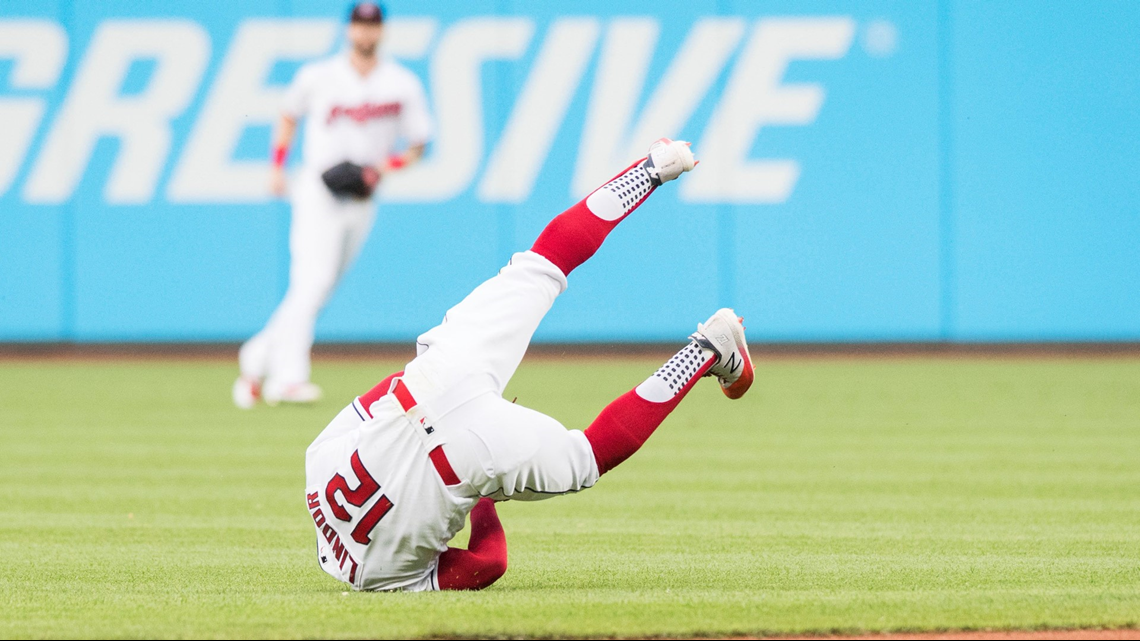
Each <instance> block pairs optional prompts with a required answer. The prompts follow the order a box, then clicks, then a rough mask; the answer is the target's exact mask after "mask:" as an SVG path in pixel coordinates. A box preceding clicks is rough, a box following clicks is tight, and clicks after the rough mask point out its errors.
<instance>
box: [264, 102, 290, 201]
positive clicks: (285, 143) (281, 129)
mask: <svg viewBox="0 0 1140 641" xmlns="http://www.w3.org/2000/svg"><path fill="white" fill-rule="evenodd" d="M296 133H297V121H296V120H295V119H294V118H293V117H292V116H289V115H287V114H282V115H281V117H280V118H278V119H277V128H276V129H275V130H274V132H273V170H272V172H271V173H270V176H269V189H270V191H272V192H273V195H274V196H284V195H285V188H286V184H285V159H286V158H287V157H288V156H289V148H290V147H292V146H293V136H295V135H296Z"/></svg>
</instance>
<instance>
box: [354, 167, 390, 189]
mask: <svg viewBox="0 0 1140 641" xmlns="http://www.w3.org/2000/svg"><path fill="white" fill-rule="evenodd" d="M384 171H385V170H384V168H383V167H382V166H381V165H377V166H375V167H364V168H362V170H361V172H360V173H361V176H360V177H361V178H363V179H364V184H365V185H368V187H369V188H371V189H375V188H376V185H378V184H380V177H381V176H382V175H384Z"/></svg>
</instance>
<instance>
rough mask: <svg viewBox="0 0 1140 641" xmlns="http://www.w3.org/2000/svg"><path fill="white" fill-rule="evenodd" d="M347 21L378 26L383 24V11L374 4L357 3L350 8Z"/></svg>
mask: <svg viewBox="0 0 1140 641" xmlns="http://www.w3.org/2000/svg"><path fill="white" fill-rule="evenodd" d="M348 21H349V22H368V23H372V24H380V23H381V22H384V10H383V9H382V8H381V7H380V5H378V4H376V3H375V2H358V3H356V4H355V5H353V6H352V13H350V14H348Z"/></svg>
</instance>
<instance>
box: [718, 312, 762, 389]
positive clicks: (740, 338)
mask: <svg viewBox="0 0 1140 641" xmlns="http://www.w3.org/2000/svg"><path fill="white" fill-rule="evenodd" d="M716 315H717V316H719V317H720V318H721V319H722V320H724V321H725V322H727V323H728V326H729V327H730V328H731V329H732V339H733V340H735V341H736V344H737V345H739V346H740V356H741V357H742V358H743V359H744V371H742V372H740V378H738V379H736V381H735V382H734V383H733V384H732V385H729V386H728V387H724V386H721V388H720V389H721V391H722V392H724V395H725V396H727V397H729V398H730V399H732V400H736V399H738V398H740V397H742V396H744V394H745V393H747V392H748V388H750V387H752V381H753V380H755V378H756V372H755V370H753V368H752V356H751V355H750V354H749V353H748V341H746V340H745V339H744V325H743V324H742V323H741V322H740V320H741V319H740V317H739V316H737V315H736V312H734V311H732V310H731V309H728V308H724V309H721V310H718V311H717V313H716Z"/></svg>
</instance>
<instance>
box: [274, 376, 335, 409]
mask: <svg viewBox="0 0 1140 641" xmlns="http://www.w3.org/2000/svg"><path fill="white" fill-rule="evenodd" d="M263 395H264V398H265V404H266V405H269V406H271V407H272V406H275V405H277V404H279V403H297V404H305V403H316V402H317V401H319V400H321V397H322V396H324V392H322V391H321V387H320V386H319V385H317V384H315V383H310V382H308V381H306V382H304V383H287V384H284V385H275V384H273V383H271V382H270V383H266V384H265V390H264V392H263Z"/></svg>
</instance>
